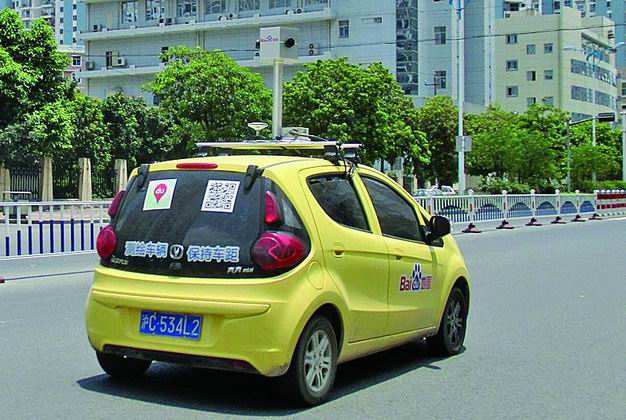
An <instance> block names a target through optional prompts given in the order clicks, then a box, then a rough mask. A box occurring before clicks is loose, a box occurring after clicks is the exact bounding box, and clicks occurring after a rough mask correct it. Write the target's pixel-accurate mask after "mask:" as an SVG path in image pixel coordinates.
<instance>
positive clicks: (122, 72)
mask: <svg viewBox="0 0 626 420" xmlns="http://www.w3.org/2000/svg"><path fill="white" fill-rule="evenodd" d="M120 55H123V54H120ZM331 58H333V54H332V53H331V52H325V53H323V54H320V55H313V56H300V57H299V58H298V62H297V63H296V65H304V64H308V63H314V62H315V61H317V60H328V59H331ZM237 64H239V65H240V66H244V67H249V68H261V67H271V64H264V63H261V62H260V61H259V60H258V59H257V58H253V59H249V60H238V61H237ZM164 68H165V63H159V64H155V65H151V66H140V67H138V66H135V65H133V64H130V65H128V66H126V67H111V68H107V67H101V68H99V69H94V70H83V71H81V72H79V73H78V74H77V77H80V78H82V79H96V78H103V77H120V76H123V77H126V76H153V75H155V74H157V73H160V72H161V71H162V70H163V69H164Z"/></svg>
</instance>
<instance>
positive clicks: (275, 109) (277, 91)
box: [272, 60, 285, 139]
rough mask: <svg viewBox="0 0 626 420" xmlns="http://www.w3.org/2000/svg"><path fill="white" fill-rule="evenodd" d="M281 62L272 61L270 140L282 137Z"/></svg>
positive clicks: (282, 64)
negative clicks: (272, 84) (272, 82)
mask: <svg viewBox="0 0 626 420" xmlns="http://www.w3.org/2000/svg"><path fill="white" fill-rule="evenodd" d="M284 64H285V63H284V62H283V61H281V60H275V61H274V88H273V89H272V138H273V139H275V138H277V137H279V136H282V134H283V133H282V131H283V66H284Z"/></svg>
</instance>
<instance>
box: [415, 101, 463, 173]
mask: <svg viewBox="0 0 626 420" xmlns="http://www.w3.org/2000/svg"><path fill="white" fill-rule="evenodd" d="M457 114H458V111H457V108H456V106H455V105H454V103H453V102H452V99H450V97H448V96H433V97H431V98H428V99H427V100H426V102H425V103H424V106H422V107H421V108H420V109H419V110H418V114H417V128H418V129H419V130H420V131H422V132H424V133H426V140H427V144H428V148H429V152H430V163H429V164H428V165H424V166H422V167H421V168H420V172H423V173H424V174H425V175H426V176H427V177H428V178H430V179H431V180H434V179H437V180H438V181H439V183H440V184H445V185H452V183H453V182H454V181H455V180H456V178H457V167H456V162H457V158H456V152H455V146H456V140H455V138H456V134H457V127H458V125H457Z"/></svg>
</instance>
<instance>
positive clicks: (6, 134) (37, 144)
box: [0, 101, 74, 164]
mask: <svg viewBox="0 0 626 420" xmlns="http://www.w3.org/2000/svg"><path fill="white" fill-rule="evenodd" d="M73 135H74V126H73V124H72V118H71V114H70V112H69V111H68V104H67V103H66V102H61V101H58V102H52V103H49V104H46V105H44V106H43V107H41V108H40V109H38V110H36V111H34V112H32V113H30V114H28V115H27V116H26V117H25V118H24V119H23V120H21V121H19V122H17V123H14V124H11V125H10V126H8V127H7V128H5V129H4V130H2V132H0V144H2V146H0V148H2V149H4V150H6V151H7V155H6V161H7V163H9V164H32V163H33V161H38V160H41V159H42V158H44V157H51V158H53V159H54V160H56V159H62V158H63V156H65V154H66V153H67V152H70V151H71V149H72V144H71V140H72V137H73Z"/></svg>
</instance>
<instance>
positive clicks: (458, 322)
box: [427, 287, 467, 356]
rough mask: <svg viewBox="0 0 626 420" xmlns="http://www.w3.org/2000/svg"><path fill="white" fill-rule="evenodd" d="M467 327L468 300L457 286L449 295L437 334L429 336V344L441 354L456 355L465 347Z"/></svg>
mask: <svg viewBox="0 0 626 420" xmlns="http://www.w3.org/2000/svg"><path fill="white" fill-rule="evenodd" d="M466 328H467V301H466V300H465V295H463V292H462V291H461V289H459V288H457V287H455V288H454V289H452V291H451V292H450V296H448V301H447V302H446V306H445V308H444V310H443V316H442V317H441V322H440V324H439V331H437V334H436V335H434V336H432V337H428V339H427V341H428V345H429V346H430V347H431V349H433V350H434V352H435V353H437V354H438V355H441V356H454V355H456V354H459V353H460V352H461V350H462V349H463V342H464V341H465V331H466Z"/></svg>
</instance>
